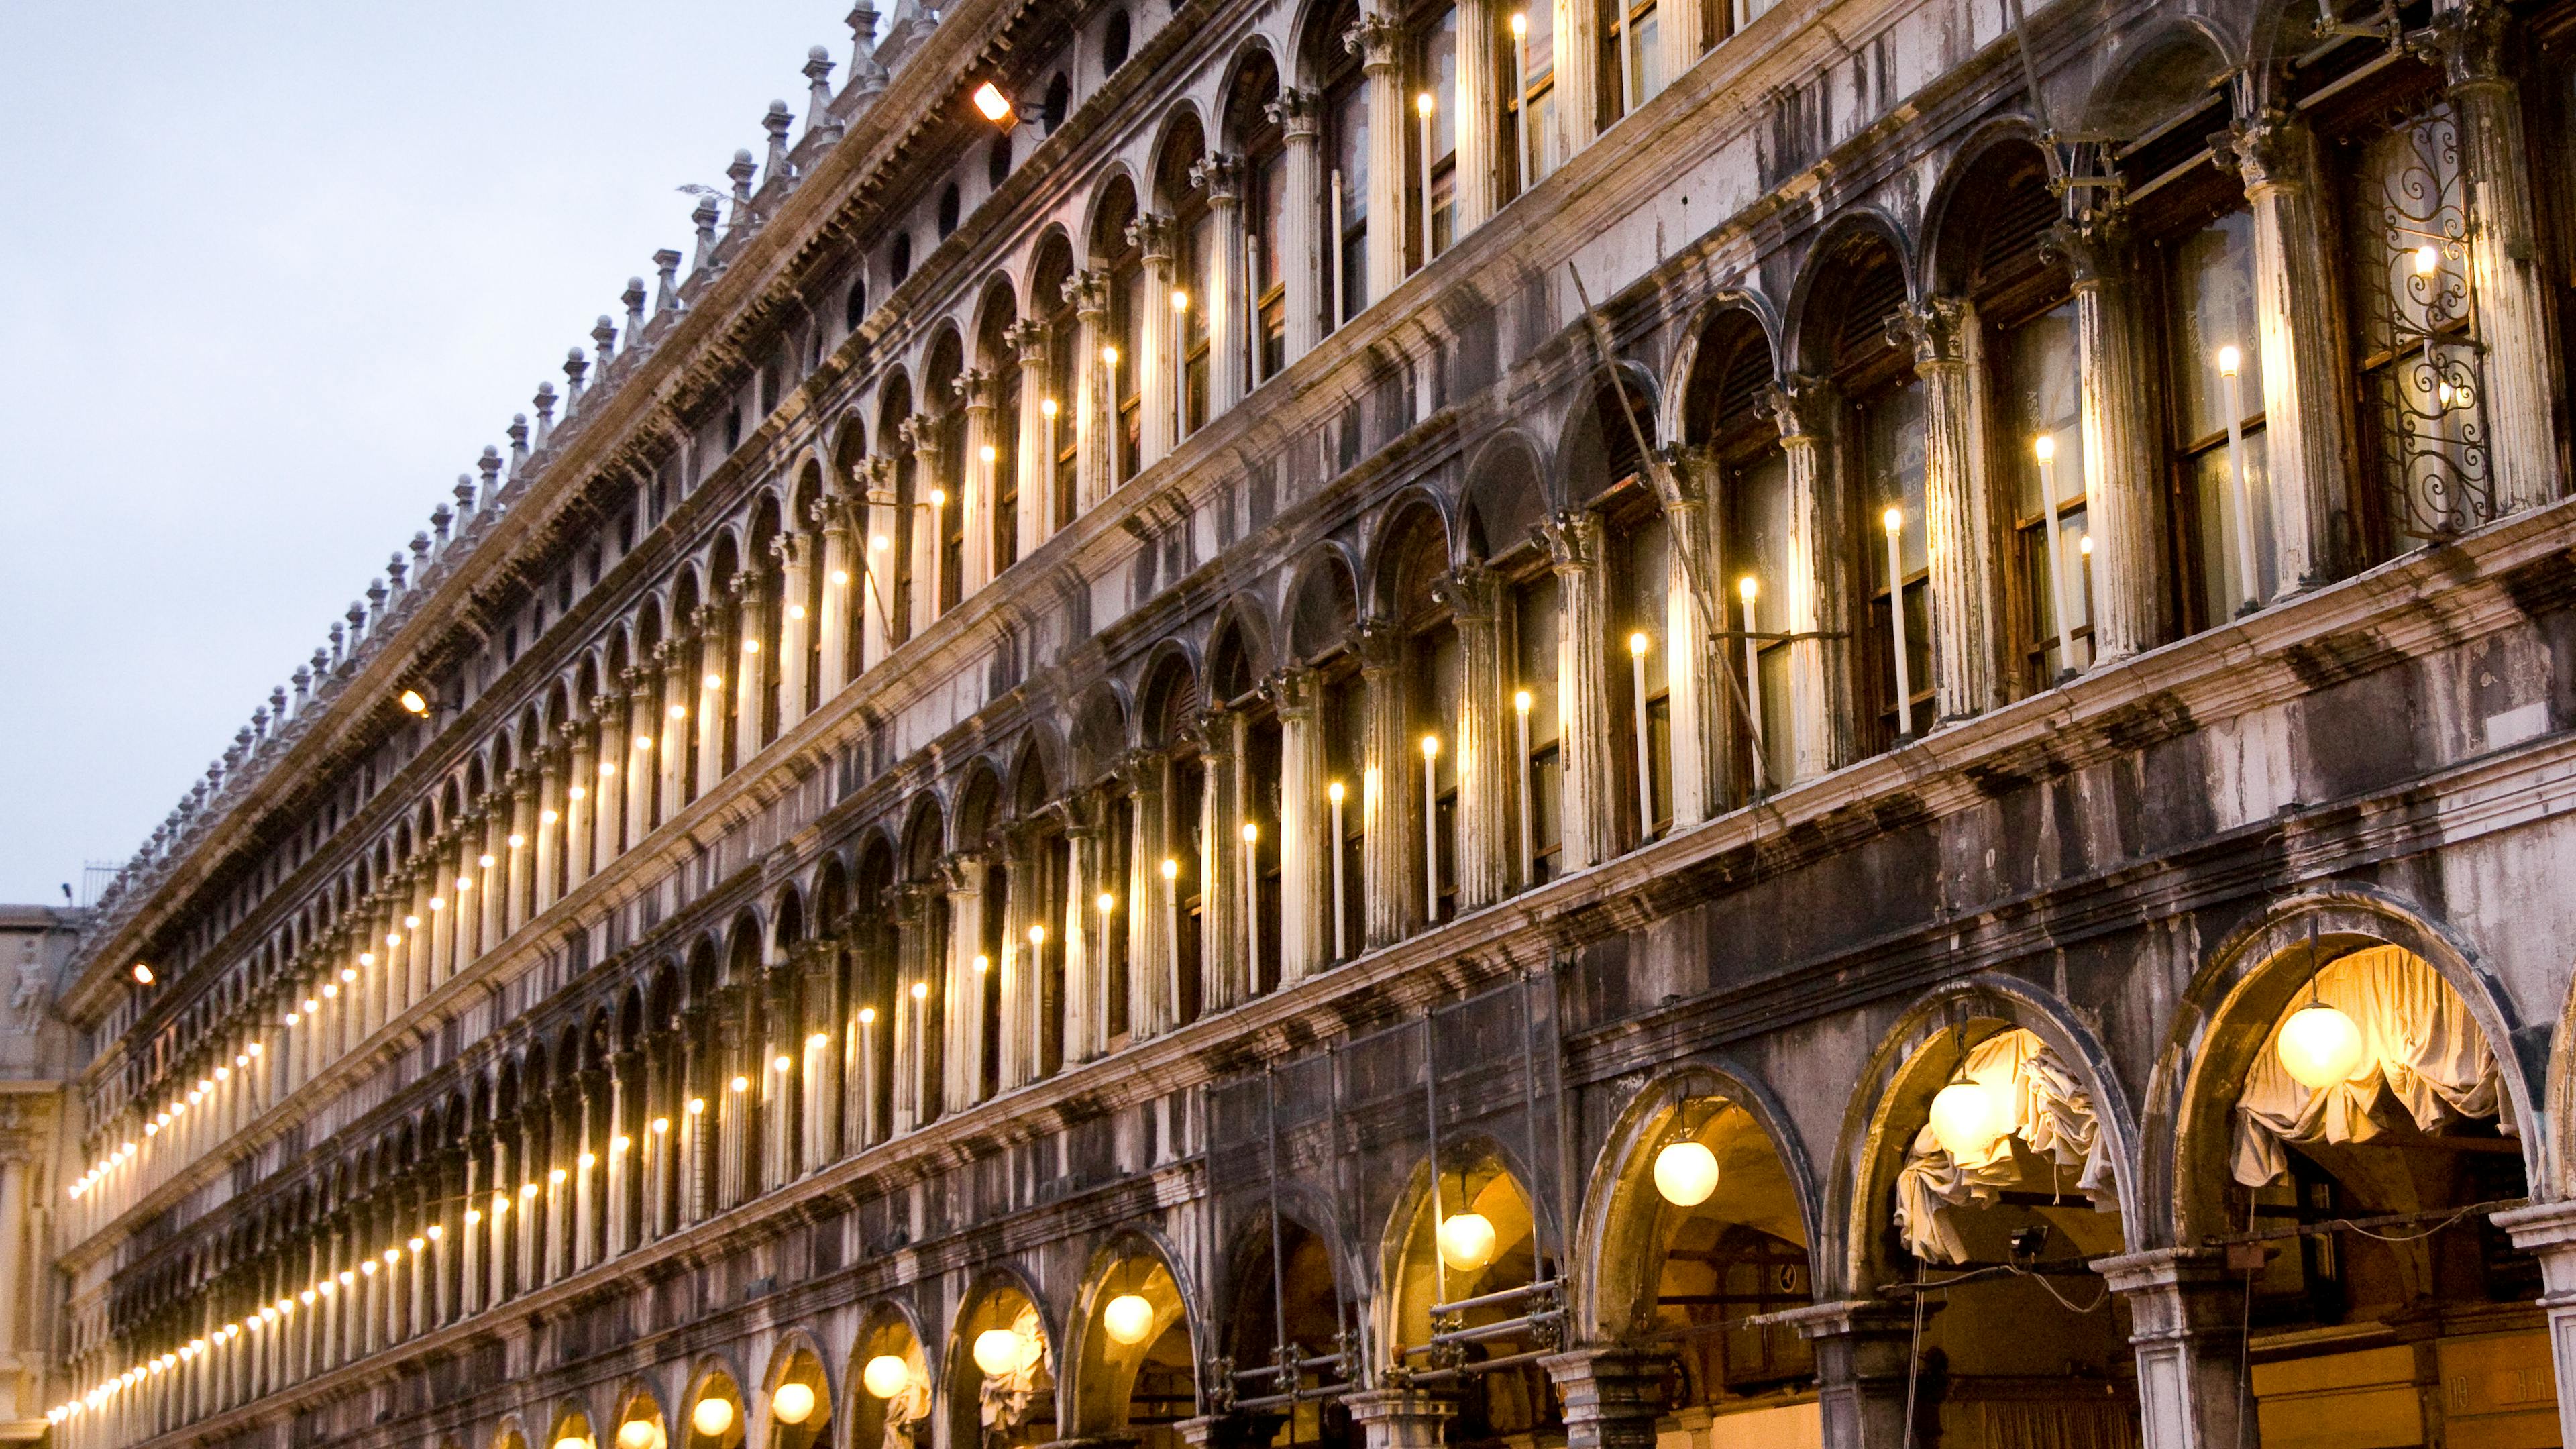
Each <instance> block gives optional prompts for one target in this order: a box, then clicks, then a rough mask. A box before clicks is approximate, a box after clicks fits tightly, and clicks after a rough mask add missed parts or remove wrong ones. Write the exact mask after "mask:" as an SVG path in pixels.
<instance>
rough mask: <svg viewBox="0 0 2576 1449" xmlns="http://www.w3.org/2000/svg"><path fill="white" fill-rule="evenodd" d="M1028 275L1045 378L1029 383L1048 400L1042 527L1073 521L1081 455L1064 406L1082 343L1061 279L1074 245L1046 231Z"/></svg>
mask: <svg viewBox="0 0 2576 1449" xmlns="http://www.w3.org/2000/svg"><path fill="white" fill-rule="evenodd" d="M1029 276H1030V279H1031V280H1030V282H1029V310H1030V311H1031V312H1032V313H1034V314H1036V315H1037V316H1038V317H1040V318H1041V319H1043V324H1044V326H1045V327H1046V378H1045V380H1044V381H1043V383H1038V384H1034V385H1038V386H1043V387H1045V388H1046V389H1047V391H1046V394H1045V396H1046V400H1047V401H1048V402H1049V403H1051V404H1053V406H1052V407H1050V408H1048V409H1046V426H1047V433H1048V436H1047V445H1046V448H1045V450H1044V456H1045V458H1046V460H1047V473H1046V477H1045V479H1044V480H1043V484H1044V486H1045V487H1046V489H1047V490H1048V497H1047V500H1046V503H1045V505H1044V507H1043V509H1042V510H1041V511H1042V513H1043V515H1044V517H1045V519H1046V527H1047V528H1048V529H1049V530H1050V531H1052V530H1054V529H1059V528H1063V527H1065V526H1066V525H1068V524H1070V523H1072V522H1073V512H1074V505H1075V504H1076V502H1078V501H1079V493H1078V490H1077V487H1076V476H1077V471H1078V469H1079V467H1080V459H1081V455H1082V450H1081V445H1080V435H1079V433H1078V432H1077V430H1076V428H1075V426H1074V419H1073V418H1072V417H1070V416H1069V415H1068V414H1067V411H1066V410H1067V409H1069V408H1071V407H1072V406H1073V404H1074V400H1075V398H1076V397H1077V396H1079V389H1077V388H1076V387H1075V386H1074V379H1075V378H1076V377H1078V376H1079V375H1080V374H1079V373H1077V372H1076V371H1075V369H1076V368H1077V367H1079V366H1081V365H1082V359H1081V358H1079V357H1077V356H1076V354H1077V353H1078V352H1079V351H1080V350H1081V347H1082V327H1081V319H1080V318H1079V317H1077V316H1076V315H1075V312H1074V305H1073V299H1072V298H1071V297H1068V296H1066V295H1065V292H1064V288H1065V283H1066V282H1067V281H1068V280H1070V279H1071V278H1072V276H1073V248H1072V247H1071V246H1070V245H1069V244H1067V243H1066V241H1065V240H1064V237H1063V234H1062V233H1057V234H1056V235H1053V236H1051V237H1049V238H1048V239H1047V241H1046V243H1045V244H1044V245H1043V246H1041V247H1040V248H1039V250H1038V260H1037V265H1036V266H1035V267H1033V268H1031V269H1030V272H1029ZM1023 385H1024V386H1025V385H1032V384H1027V383H1024V384H1023ZM1037 481H1039V480H1032V482H1033V483H1034V482H1037ZM1031 542H1032V543H1034V542H1035V540H1031Z"/></svg>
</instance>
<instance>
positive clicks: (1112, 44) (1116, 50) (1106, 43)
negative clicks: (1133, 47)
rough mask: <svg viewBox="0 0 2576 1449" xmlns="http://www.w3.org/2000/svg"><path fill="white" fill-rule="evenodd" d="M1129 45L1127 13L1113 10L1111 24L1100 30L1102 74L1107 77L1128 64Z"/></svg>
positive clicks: (1110, 15)
mask: <svg viewBox="0 0 2576 1449" xmlns="http://www.w3.org/2000/svg"><path fill="white" fill-rule="evenodd" d="M1128 43H1129V36H1128V22H1127V12H1126V11H1124V10H1112V11H1110V12H1109V23H1108V24H1107V25H1104V26H1102V27H1101V30H1100V73H1101V74H1102V75H1107V74H1109V73H1110V72H1112V71H1114V70H1116V69H1118V67H1120V66H1122V65H1125V64H1126V63H1127V47H1128Z"/></svg>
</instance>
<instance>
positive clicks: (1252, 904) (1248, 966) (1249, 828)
mask: <svg viewBox="0 0 2576 1449" xmlns="http://www.w3.org/2000/svg"><path fill="white" fill-rule="evenodd" d="M1243 960H1244V968H1243V976H1244V979H1245V980H1246V981H1249V982H1251V983H1252V989H1253V990H1255V991H1258V990H1260V989H1261V827H1260V826H1258V825H1256V824H1254V823H1253V822H1251V821H1249V820H1247V821H1245V822H1243Z"/></svg>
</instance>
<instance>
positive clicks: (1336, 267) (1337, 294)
mask: <svg viewBox="0 0 2576 1449" xmlns="http://www.w3.org/2000/svg"><path fill="white" fill-rule="evenodd" d="M1342 226H1343V221H1342V168H1340V167H1339V166H1336V167H1334V168H1333V238H1332V249H1333V265H1332V268H1331V270H1332V277H1333V302H1332V310H1331V311H1330V312H1329V313H1327V314H1326V315H1325V319H1324V320H1325V321H1326V322H1327V323H1328V324H1337V323H1339V322H1340V320H1341V319H1342V318H1345V317H1348V316H1349V315H1350V312H1351V304H1350V286H1351V279H1350V275H1349V269H1348V267H1347V266H1346V265H1345V263H1346V262H1347V261H1348V260H1349V258H1348V256H1347V255H1346V251H1347V249H1346V248H1344V247H1343V245H1342ZM1325 330H1326V331H1330V330H1332V329H1331V326H1330V325H1328V326H1327V327H1326V328H1325Z"/></svg>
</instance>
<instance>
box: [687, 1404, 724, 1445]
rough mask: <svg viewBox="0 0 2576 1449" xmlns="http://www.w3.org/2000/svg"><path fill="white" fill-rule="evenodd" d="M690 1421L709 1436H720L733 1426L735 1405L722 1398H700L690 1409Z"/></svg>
mask: <svg viewBox="0 0 2576 1449" xmlns="http://www.w3.org/2000/svg"><path fill="white" fill-rule="evenodd" d="M689 1422H690V1423H691V1424H693V1425H695V1426H696V1427H697V1431H698V1432H699V1433H701V1434H704V1435H706V1436H707V1437H708V1438H710V1439H714V1438H718V1437H720V1436H722V1435H723V1433H724V1431H725V1430H727V1429H730V1428H732V1427H733V1405H731V1404H729V1403H727V1402H725V1401H724V1400H722V1399H700V1400H698V1406H697V1407H696V1408H694V1409H691V1410H690V1411H689Z"/></svg>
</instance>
